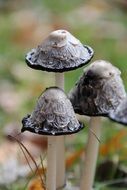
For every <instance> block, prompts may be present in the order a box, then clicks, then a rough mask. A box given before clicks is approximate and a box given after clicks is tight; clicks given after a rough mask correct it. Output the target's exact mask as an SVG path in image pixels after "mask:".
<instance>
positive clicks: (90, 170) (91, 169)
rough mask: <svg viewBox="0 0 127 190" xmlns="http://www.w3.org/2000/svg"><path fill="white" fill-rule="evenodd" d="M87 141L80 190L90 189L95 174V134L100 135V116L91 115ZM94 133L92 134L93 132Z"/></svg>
mask: <svg viewBox="0 0 127 190" xmlns="http://www.w3.org/2000/svg"><path fill="white" fill-rule="evenodd" d="M89 127H90V128H89V134H88V142H87V145H86V151H85V164H84V168H83V175H82V178H81V186H80V190H92V189H93V183H94V176H95V169H96V163H97V156H98V149H99V141H98V140H97V138H96V137H95V135H96V136H97V137H98V138H100V136H101V120H100V117H91V119H90V125H89ZM93 133H94V134H95V135H94V134H93Z"/></svg>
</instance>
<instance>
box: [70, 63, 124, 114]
mask: <svg viewBox="0 0 127 190" xmlns="http://www.w3.org/2000/svg"><path fill="white" fill-rule="evenodd" d="M120 75H121V72H120V70H119V69H118V68H116V67H115V66H113V65H112V64H111V63H109V62H107V61H104V60H97V61H95V62H93V63H92V64H90V65H89V66H88V67H87V68H86V69H84V73H83V75H82V76H81V78H80V79H79V81H78V82H77V83H76V85H75V87H74V88H73V89H72V90H71V92H70V93H69V98H70V100H71V102H72V105H73V107H74V110H75V112H76V113H79V114H81V115H88V116H107V114H108V113H109V111H111V110H115V109H116V108H117V106H118V105H119V103H120V102H121V101H122V100H123V99H124V98H125V97H126V92H125V89H124V85H123V82H122V79H121V77H120Z"/></svg>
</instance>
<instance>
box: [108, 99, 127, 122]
mask: <svg viewBox="0 0 127 190" xmlns="http://www.w3.org/2000/svg"><path fill="white" fill-rule="evenodd" d="M109 118H110V119H111V120H113V121H115V122H118V123H120V124H123V125H127V97H126V98H125V99H124V100H123V101H122V102H121V103H120V104H119V105H118V107H117V108H116V109H115V110H112V111H111V112H110V113H109Z"/></svg>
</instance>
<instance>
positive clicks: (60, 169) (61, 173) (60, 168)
mask: <svg viewBox="0 0 127 190" xmlns="http://www.w3.org/2000/svg"><path fill="white" fill-rule="evenodd" d="M55 84H56V86H57V87H59V88H61V89H63V90H64V73H56V74H55ZM56 138H57V156H56V159H57V167H56V189H58V188H60V187H63V186H64V184H65V137H64V136H58V137H56Z"/></svg>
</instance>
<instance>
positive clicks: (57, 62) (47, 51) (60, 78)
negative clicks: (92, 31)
mask: <svg viewBox="0 0 127 190" xmlns="http://www.w3.org/2000/svg"><path fill="white" fill-rule="evenodd" d="M93 54H94V52H93V50H92V48H91V47H89V46H86V45H84V46H83V45H82V44H81V42H80V41H79V40H78V39H76V38H75V37H74V36H72V35H71V34H70V33H69V32H68V31H66V30H56V31H53V32H51V33H50V34H49V36H48V37H47V38H46V39H45V40H44V41H43V42H42V43H41V44H40V45H39V46H38V47H37V48H35V49H32V50H31V51H30V52H29V53H28V54H27V55H26V63H27V65H28V66H29V67H31V68H33V69H37V70H43V71H48V72H55V73H56V74H55V81H56V84H55V85H56V86H58V87H60V88H62V89H64V74H63V72H65V71H70V70H74V69H77V68H78V67H82V66H84V65H85V64H87V63H88V62H89V61H90V60H91V58H92V57H93ZM64 157H65V150H64V136H62V137H59V138H57V159H58V160H57V188H59V187H61V186H63V185H64V183H65V159H64Z"/></svg>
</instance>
